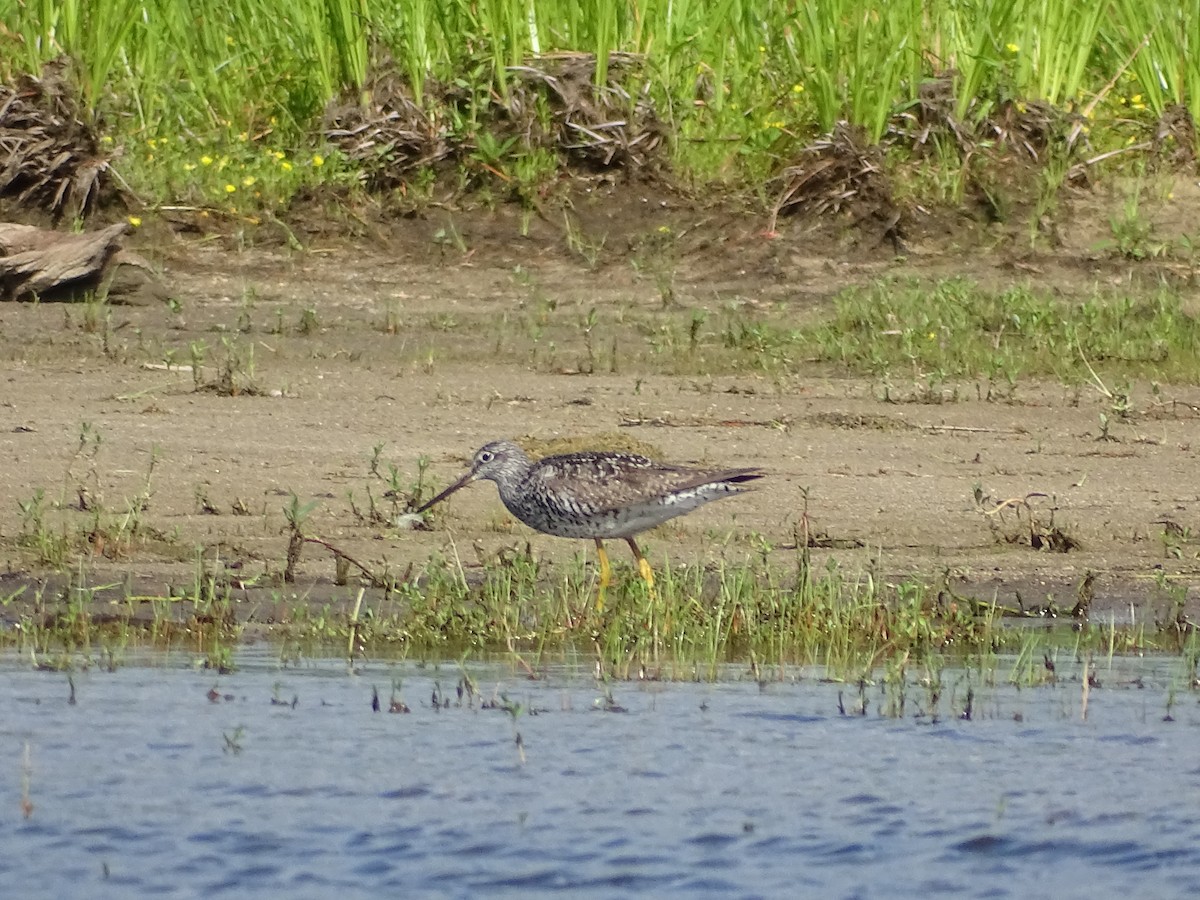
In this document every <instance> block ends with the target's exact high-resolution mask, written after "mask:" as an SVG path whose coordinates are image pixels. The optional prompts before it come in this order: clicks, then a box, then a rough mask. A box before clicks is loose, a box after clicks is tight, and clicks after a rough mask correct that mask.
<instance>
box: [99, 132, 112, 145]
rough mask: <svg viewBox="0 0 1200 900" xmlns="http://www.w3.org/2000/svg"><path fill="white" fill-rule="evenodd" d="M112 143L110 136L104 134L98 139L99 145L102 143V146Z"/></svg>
mask: <svg viewBox="0 0 1200 900" xmlns="http://www.w3.org/2000/svg"><path fill="white" fill-rule="evenodd" d="M112 142H113V139H112V135H110V134H106V135H104V136H103V137H101V138H100V143H102V144H111V143H112Z"/></svg>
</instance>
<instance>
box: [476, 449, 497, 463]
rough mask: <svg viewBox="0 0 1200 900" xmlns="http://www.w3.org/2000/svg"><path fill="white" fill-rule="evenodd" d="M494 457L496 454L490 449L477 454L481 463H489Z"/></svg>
mask: <svg viewBox="0 0 1200 900" xmlns="http://www.w3.org/2000/svg"><path fill="white" fill-rule="evenodd" d="M495 458H496V454H495V453H493V452H492V451H491V450H484V451H482V452H481V453H480V454H479V461H480V462H481V463H490V462H491V461H492V460H493V459H495Z"/></svg>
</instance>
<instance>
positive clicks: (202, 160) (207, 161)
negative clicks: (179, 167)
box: [200, 153, 213, 166]
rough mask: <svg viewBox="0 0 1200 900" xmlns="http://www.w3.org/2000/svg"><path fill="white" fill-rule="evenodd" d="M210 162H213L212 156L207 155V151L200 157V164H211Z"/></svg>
mask: <svg viewBox="0 0 1200 900" xmlns="http://www.w3.org/2000/svg"><path fill="white" fill-rule="evenodd" d="M212 164H213V158H212V157H211V156H209V155H208V154H207V153H206V154H205V155H204V156H202V157H200V165H202V166H211V165H212Z"/></svg>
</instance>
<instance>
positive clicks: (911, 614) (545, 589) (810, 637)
mask: <svg viewBox="0 0 1200 900" xmlns="http://www.w3.org/2000/svg"><path fill="white" fill-rule="evenodd" d="M795 562H796V566H795V569H794V570H792V571H790V572H789V571H783V570H780V569H779V568H778V566H776V567H775V568H773V569H766V568H764V566H763V564H762V562H761V560H759V559H757V558H755V557H751V558H747V559H745V560H743V561H735V560H731V561H727V562H723V563H720V564H718V565H716V566H714V567H712V568H707V569H705V568H701V567H695V566H682V567H672V566H669V565H668V566H662V567H660V569H659V572H658V582H657V585H656V589H655V591H654V592H653V593H651V592H649V591H647V589H646V587H645V585H644V584H643V583H642V582H641V580H640V579H639V578H638V577H637V575H636V573H635V572H633V571H631V570H629V569H628V568H626V567H618V569H617V574H618V579H617V581H616V583H615V584H614V585H613V587H612V588H610V593H609V597H608V603H607V604H606V606H605V608H604V609H603V610H597V608H596V606H595V603H594V600H595V575H594V572H592V571H591V570H590V569H585V568H584V567H583V566H582V565H580V564H578V563H576V564H575V565H568V566H567V567H565V568H564V569H563V570H562V571H541V570H540V569H539V566H538V565H537V563H536V562H535V561H534V560H533V559H532V558H530V557H528V556H523V555H519V554H518V555H515V556H509V557H505V558H504V559H498V560H494V561H491V562H489V563H487V564H486V565H485V567H484V569H483V570H482V572H481V573H479V576H478V577H476V576H474V575H473V576H472V578H471V579H470V580H469V581H468V580H467V579H466V578H465V577H464V574H463V571H462V570H461V569H460V568H459V567H458V566H457V565H456V564H455V563H454V562H453V561H440V560H437V559H433V560H430V561H429V563H428V564H427V565H426V567H425V569H424V572H423V573H422V574H421V577H420V579H419V581H416V582H404V583H401V584H398V585H397V586H395V587H394V588H393V589H391V590H388V591H379V590H371V591H370V592H369V593H367V592H366V591H364V589H362V588H354V587H350V588H347V589H346V591H345V598H344V599H342V600H331V601H330V602H328V603H325V604H319V603H314V602H312V601H311V600H305V599H303V598H300V597H296V596H293V597H292V598H291V599H290V600H289V599H287V598H286V597H285V596H276V597H275V600H274V603H275V604H276V605H275V608H277V609H278V608H280V606H282V608H284V609H286V610H287V612H285V613H284V614H283V615H282V617H281V618H280V620H279V621H278V622H277V623H276V625H275V626H274V627H273V629H272V635H273V639H274V640H276V641H279V642H281V643H282V644H283V645H284V646H302V647H305V648H309V649H308V652H326V653H330V654H335V655H336V654H339V653H347V652H348V653H349V654H350V655H351V656H352V657H353V656H356V655H358V654H361V653H366V654H368V655H370V656H397V655H400V656H412V657H419V658H430V659H449V658H456V657H462V656H463V655H474V656H483V657H488V656H497V655H499V656H502V657H504V656H507V657H511V658H513V659H514V660H517V661H519V662H520V664H521V665H527V666H533V667H536V666H537V665H539V664H540V663H542V662H544V661H549V660H552V659H556V658H561V657H562V656H563V655H570V654H583V655H587V656H593V657H595V659H596V660H597V662H598V663H599V664H600V665H601V666H602V667H603V669H604V671H606V672H607V673H609V674H611V675H613V676H614V677H618V678H637V677H650V678H667V679H678V678H685V679H693V678H701V679H713V678H717V677H718V676H719V675H720V673H721V671H722V670H723V669H724V667H726V666H727V665H728V664H729V663H732V662H739V663H748V664H750V665H751V666H752V667H753V668H754V670H755V671H760V672H764V673H765V672H770V671H773V670H776V669H782V668H786V667H796V666H801V667H809V668H815V669H817V670H820V671H822V672H824V674H825V675H826V677H829V678H832V679H835V680H842V681H847V682H852V683H853V682H857V681H860V680H862V679H864V678H870V677H874V676H875V675H876V674H878V672H879V670H880V669H881V668H884V669H886V668H887V667H889V666H891V667H899V668H904V667H906V666H913V667H925V668H929V669H939V668H940V667H942V666H945V665H950V664H952V665H958V666H967V667H976V668H986V667H994V666H995V659H996V657H997V655H998V654H1017V655H1018V664H1016V665H1014V667H1013V673H1014V674H1012V675H1011V676H1010V679H1017V680H1021V681H1023V683H1030V680H1031V679H1033V678H1035V677H1037V676H1040V675H1041V674H1042V672H1041V669H1040V668H1038V665H1037V664H1040V661H1041V658H1042V655H1043V654H1050V655H1054V654H1057V653H1059V652H1062V653H1068V652H1069V653H1070V654H1074V656H1075V657H1080V658H1082V656H1081V655H1083V654H1088V653H1094V654H1097V655H1107V656H1112V655H1114V654H1124V653H1143V652H1168V653H1180V652H1185V651H1187V649H1188V648H1189V647H1191V648H1193V651H1192V652H1193V655H1194V647H1195V640H1194V639H1192V638H1190V637H1189V635H1188V633H1187V631H1186V629H1181V628H1180V626H1179V624H1178V620H1177V618H1176V617H1175V616H1174V615H1173V614H1172V610H1173V609H1174V606H1173V605H1172V604H1173V603H1174V599H1173V598H1172V597H1171V596H1167V595H1166V594H1164V600H1163V604H1164V611H1163V612H1162V614H1161V615H1160V616H1159V621H1158V623H1157V624H1152V623H1145V622H1143V623H1142V624H1139V625H1138V626H1136V627H1122V626H1116V625H1113V624H1111V623H1104V622H1102V621H1097V622H1094V623H1088V622H1086V621H1074V622H1073V621H1072V620H1071V617H1070V613H1069V610H1067V609H1065V608H1064V609H1061V610H1059V613H1060V617H1061V618H1062V619H1063V621H1064V624H1063V627H1062V628H1061V629H1057V630H1050V631H1047V630H1045V629H1044V628H1041V627H1038V628H1036V629H1033V630H1031V629H1028V628H1021V627H1009V626H1008V625H1007V624H1005V623H1006V622H1007V621H1009V618H1008V617H1010V616H1012V615H1015V614H1016V611H1015V610H1008V609H1004V608H1002V607H1000V606H998V605H996V604H995V603H994V602H993V601H992V600H991V599H990V598H987V597H982V598H975V597H971V596H967V595H963V594H960V593H957V592H956V591H954V590H953V589H951V588H950V587H949V586H948V584H946V583H944V582H943V581H941V580H934V581H933V582H930V583H923V582H920V581H917V580H908V581H902V582H898V583H889V582H886V581H883V580H880V579H879V578H877V577H876V576H873V575H871V574H867V573H864V574H859V575H852V574H850V573H847V572H846V571H844V570H842V569H841V568H840V567H839V566H838V565H837V564H836V563H833V562H830V563H829V564H828V565H827V566H826V567H825V568H823V569H821V570H813V569H811V568H810V567H809V562H808V558H807V554H806V553H805V552H799V553H797V554H796V559H795ZM214 569H215V560H208V559H206V558H205V557H203V556H198V557H197V567H196V573H195V578H194V582H193V584H192V585H191V586H190V587H188V586H184V588H183V589H182V590H181V591H180V592H179V593H178V594H177V595H172V596H169V597H166V596H164V597H159V598H154V597H148V596H141V595H135V594H132V593H130V592H129V588H128V587H127V586H123V585H121V584H109V585H89V583H88V579H87V572H86V567H85V566H83V565H82V564H81V565H80V567H79V569H78V571H77V572H76V573H75V574H74V575H73V576H72V578H71V579H70V580H69V581H68V582H67V583H66V584H65V585H64V586H63V588H62V589H61V591H59V592H58V593H57V594H55V593H51V592H47V591H43V592H39V593H38V594H37V595H36V597H34V598H33V599H32V600H30V599H29V598H24V599H23V600H22V599H19V598H15V597H14V598H9V600H7V601H6V606H8V605H11V604H17V605H15V606H13V607H12V610H13V611H15V612H16V616H17V621H18V622H19V625H18V627H17V628H15V629H11V630H6V631H5V633H4V637H3V641H4V643H7V644H10V645H13V646H16V647H18V648H19V649H21V650H22V651H24V652H28V653H31V654H32V655H33V657H34V658H35V659H38V660H63V661H64V664H68V665H70V664H79V663H80V662H81V661H82V662H84V663H87V662H95V661H96V659H97V658H98V657H99V656H106V657H112V656H113V655H114V654H119V653H120V652H127V651H129V650H132V649H134V648H137V647H140V646H151V647H164V648H165V647H178V648H180V649H183V650H185V651H187V652H191V653H193V654H195V655H196V658H197V660H198V661H199V662H200V663H202V664H204V665H208V666H211V667H213V668H218V669H219V668H222V667H226V666H228V665H229V661H230V659H231V656H232V648H233V647H235V646H236V644H237V642H238V640H239V636H240V633H241V626H240V625H239V624H238V622H237V615H238V613H237V608H236V605H235V603H234V601H233V596H232V589H231V587H230V586H229V585H227V584H223V583H222V582H221V581H220V580H218V579H217V578H216V577H215V576H213V575H212V574H211V573H212V571H214ZM354 594H357V599H355V600H354V601H351V599H350V598H351V596H352V595H354ZM364 594H366V597H365V599H364ZM255 606H256V607H257V604H255ZM11 614H12V612H11V611H10V615H11ZM1021 659H1026V661H1027V662H1026V665H1025V668H1024V669H1022V667H1021V665H1020V660H1021ZM72 661H74V662H72ZM1026 670H1028V671H1026ZM761 677H763V678H769V677H770V676H769V674H763V675H761Z"/></svg>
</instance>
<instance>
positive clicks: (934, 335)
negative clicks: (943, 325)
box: [926, 331, 937, 341]
mask: <svg viewBox="0 0 1200 900" xmlns="http://www.w3.org/2000/svg"><path fill="white" fill-rule="evenodd" d="M926 337H928V338H929V340H931V341H932V340H934V339H935V338H936V337H937V332H936V331H931V332H929V334H928V335H926Z"/></svg>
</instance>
